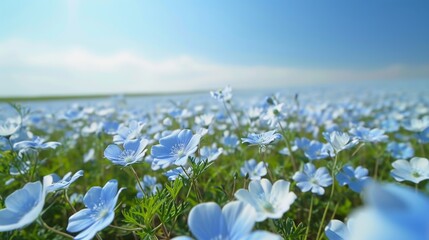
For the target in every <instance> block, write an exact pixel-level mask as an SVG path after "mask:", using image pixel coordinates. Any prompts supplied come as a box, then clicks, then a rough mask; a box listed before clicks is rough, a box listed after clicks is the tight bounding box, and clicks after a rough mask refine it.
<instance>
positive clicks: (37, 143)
mask: <svg viewBox="0 0 429 240" xmlns="http://www.w3.org/2000/svg"><path fill="white" fill-rule="evenodd" d="M45 141H46V140H45V139H43V138H41V137H35V138H34V139H33V140H29V141H21V142H17V143H15V144H14V145H13V148H15V149H24V148H34V149H48V148H52V149H55V148H57V147H58V146H59V145H61V143H59V142H45Z"/></svg>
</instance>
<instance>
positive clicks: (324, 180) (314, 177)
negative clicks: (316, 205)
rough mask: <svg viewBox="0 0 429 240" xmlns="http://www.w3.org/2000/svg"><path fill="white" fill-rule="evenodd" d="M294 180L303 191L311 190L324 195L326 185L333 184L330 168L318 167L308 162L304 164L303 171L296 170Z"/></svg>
mask: <svg viewBox="0 0 429 240" xmlns="http://www.w3.org/2000/svg"><path fill="white" fill-rule="evenodd" d="M293 180H295V181H296V182H297V184H296V185H297V186H298V187H299V188H300V189H301V191H303V192H308V191H310V190H311V192H312V193H316V194H318V195H323V194H324V193H325V189H323V188H324V187H328V186H330V185H331V184H332V177H331V175H329V172H328V169H326V168H325V167H321V168H318V169H317V170H316V167H315V166H314V165H313V164H311V163H307V164H305V165H304V171H303V172H296V173H295V174H294V175H293Z"/></svg>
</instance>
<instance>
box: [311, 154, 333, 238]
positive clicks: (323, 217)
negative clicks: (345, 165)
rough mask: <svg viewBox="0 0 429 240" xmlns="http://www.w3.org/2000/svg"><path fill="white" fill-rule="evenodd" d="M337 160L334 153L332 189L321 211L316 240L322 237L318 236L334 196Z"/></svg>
mask: <svg viewBox="0 0 429 240" xmlns="http://www.w3.org/2000/svg"><path fill="white" fill-rule="evenodd" d="M337 160H338V153H335V160H334V166H333V167H332V188H331V193H330V194H329V200H328V202H327V203H326V207H325V210H324V211H323V216H322V221H321V223H320V226H319V230H317V237H316V240H318V239H320V238H322V236H321V235H320V233H321V231H322V228H323V224H324V223H325V218H326V214H327V213H328V209H329V205H330V204H331V200H332V196H333V195H334V190H335V181H334V179H335V168H336V167H337ZM319 236H320V238H319Z"/></svg>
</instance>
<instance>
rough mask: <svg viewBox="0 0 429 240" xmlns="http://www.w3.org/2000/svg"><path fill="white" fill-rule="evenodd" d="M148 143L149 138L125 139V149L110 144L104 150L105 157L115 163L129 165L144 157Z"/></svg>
mask: <svg viewBox="0 0 429 240" xmlns="http://www.w3.org/2000/svg"><path fill="white" fill-rule="evenodd" d="M147 144H148V140H147V139H136V140H128V141H125V143H124V149H123V150H122V149H121V148H120V147H119V146H118V145H115V144H110V145H109V146H107V148H106V150H104V157H106V158H107V159H109V160H110V161H111V162H112V163H113V164H118V165H121V166H128V165H130V164H133V163H136V162H139V161H141V160H142V159H143V157H144V155H145V153H146V151H147V149H145V148H146V146H147Z"/></svg>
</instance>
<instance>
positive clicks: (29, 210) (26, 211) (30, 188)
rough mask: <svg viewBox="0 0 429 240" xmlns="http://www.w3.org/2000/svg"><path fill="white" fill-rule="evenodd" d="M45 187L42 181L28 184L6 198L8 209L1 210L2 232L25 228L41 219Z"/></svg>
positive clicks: (0, 227) (0, 228) (0, 230)
mask: <svg viewBox="0 0 429 240" xmlns="http://www.w3.org/2000/svg"><path fill="white" fill-rule="evenodd" d="M45 182H46V178H44V183H45ZM44 185H46V184H43V185H42V183H41V182H40V181H38V182H31V183H27V184H25V186H24V187H23V188H21V189H18V190H16V191H15V192H13V193H12V194H10V195H9V196H8V197H7V198H6V200H5V206H6V208H4V209H2V210H0V232H6V231H12V230H15V229H19V228H23V227H25V226H27V225H29V224H31V223H32V222H34V220H36V219H37V218H38V217H39V214H40V213H41V212H42V209H43V205H44V204H45V196H46V188H45V187H44Z"/></svg>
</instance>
